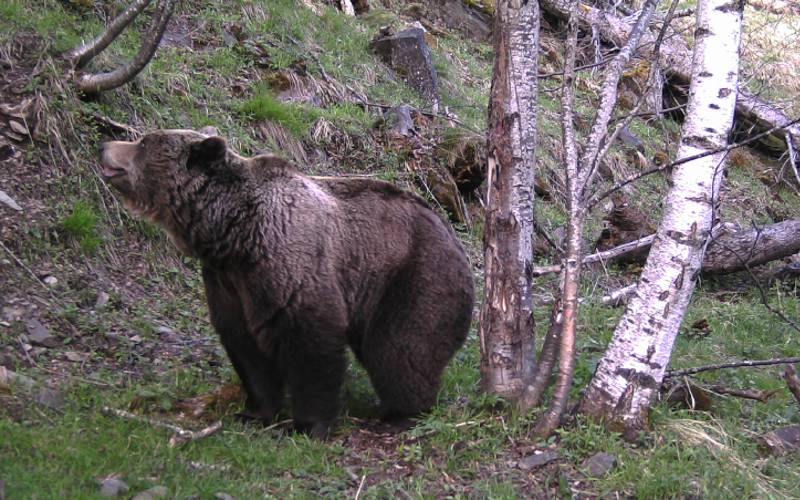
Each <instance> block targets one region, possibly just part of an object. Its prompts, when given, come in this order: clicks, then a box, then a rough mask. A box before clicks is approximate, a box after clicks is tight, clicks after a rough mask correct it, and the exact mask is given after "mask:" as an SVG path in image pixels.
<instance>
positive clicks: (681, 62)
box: [540, 0, 800, 149]
mask: <svg viewBox="0 0 800 500" xmlns="http://www.w3.org/2000/svg"><path fill="white" fill-rule="evenodd" d="M540 3H541V6H542V9H544V10H545V11H547V12H549V13H550V14H552V15H554V16H556V17H559V18H561V19H564V20H566V19H568V18H569V14H570V2H569V0H542V1H541V2H540ZM576 15H577V16H578V19H579V21H580V24H581V27H582V29H584V30H586V31H587V32H589V31H591V29H592V28H593V27H594V28H595V29H596V30H597V31H598V32H599V33H600V36H601V37H602V38H603V39H604V40H605V41H606V42H608V43H610V44H611V45H615V46H617V47H621V46H623V45H624V44H625V41H626V40H627V39H628V36H629V33H630V32H631V30H632V28H633V22H632V20H631V17H628V18H621V17H617V16H615V15H614V14H612V13H609V12H606V11H603V10H601V9H598V8H596V7H592V6H590V5H587V4H585V3H581V4H580V8H578V9H576ZM656 36H657V35H656V34H654V33H653V32H652V31H648V32H646V33H645V34H644V37H643V39H642V43H641V44H640V45H639V47H640V48H641V47H647V48H649V47H654V46H655V40H656ZM667 38H668V39H667V40H665V42H664V44H663V45H662V47H661V48H660V53H659V54H658V56H659V61H660V65H661V67H663V68H665V69H666V71H667V76H668V79H669V80H670V81H671V82H672V84H673V85H676V86H681V85H688V84H689V77H690V75H691V61H692V56H691V53H692V51H691V49H690V48H689V46H688V44H687V43H686V41H685V39H684V38H683V37H682V36H681V35H680V34H679V33H676V32H675V30H670V31H669V32H668V33H667ZM641 52H643V53H642V54H640V55H641V56H642V58H643V59H645V60H650V59H651V57H652V56H653V54H652V51H651V50H646V51H641ZM736 121H737V123H739V124H745V123H746V126H747V127H750V126H752V127H753V129H755V130H765V129H770V130H771V131H769V133H768V134H764V135H769V136H771V137H770V139H772V140H771V141H770V142H771V143H773V144H780V143H783V141H784V135H783V134H782V133H781V134H776V133H775V132H777V130H776V129H775V127H774V126H775V125H776V124H778V123H786V122H788V121H789V120H788V117H787V115H786V114H785V113H784V112H783V111H781V110H780V109H779V108H778V107H777V106H775V105H774V104H772V103H770V102H767V101H765V100H763V99H761V98H759V97H756V96H754V95H751V94H750V93H748V92H747V91H746V90H744V89H743V88H740V89H739V93H738V96H737V99H736ZM796 123H797V122H793V123H791V124H789V126H787V131H788V133H789V135H790V136H791V138H792V140H793V142H794V146H795V148H796V149H800V126H797V125H796ZM770 127H772V128H770ZM764 135H761V134H759V138H763V137H764Z"/></svg>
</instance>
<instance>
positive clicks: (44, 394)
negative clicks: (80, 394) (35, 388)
mask: <svg viewBox="0 0 800 500" xmlns="http://www.w3.org/2000/svg"><path fill="white" fill-rule="evenodd" d="M36 402H37V403H39V404H40V405H42V406H44V407H46V408H50V409H51V410H56V411H61V410H63V409H64V404H65V400H64V393H62V392H61V391H59V390H58V389H52V388H50V387H45V388H44V389H41V390H40V391H39V392H37V393H36Z"/></svg>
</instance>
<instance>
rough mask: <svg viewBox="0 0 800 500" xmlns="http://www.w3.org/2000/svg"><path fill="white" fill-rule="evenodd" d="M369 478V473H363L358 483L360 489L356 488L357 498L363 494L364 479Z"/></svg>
mask: <svg viewBox="0 0 800 500" xmlns="http://www.w3.org/2000/svg"><path fill="white" fill-rule="evenodd" d="M366 479H367V475H366V474H363V475H362V476H361V482H360V483H359V484H358V489H357V490H356V500H358V498H359V497H360V496H361V490H362V489H363V488H364V481H365V480H366Z"/></svg>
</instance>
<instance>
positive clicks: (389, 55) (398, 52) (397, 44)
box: [369, 28, 439, 111]
mask: <svg viewBox="0 0 800 500" xmlns="http://www.w3.org/2000/svg"><path fill="white" fill-rule="evenodd" d="M369 47H370V50H372V51H373V52H374V53H375V54H377V55H378V57H380V59H381V60H382V61H383V62H384V63H385V64H387V65H388V66H389V67H390V68H392V69H393V70H394V72H395V73H397V74H398V76H400V77H401V78H402V79H403V80H404V81H405V82H406V83H407V84H408V85H409V86H410V87H412V88H414V89H416V90H417V91H418V92H419V93H420V94H422V96H423V97H424V98H425V100H426V101H428V104H430V105H431V107H432V108H433V110H434V111H438V109H439V91H438V87H439V77H438V75H437V73H436V69H435V68H434V67H433V57H432V56H431V49H430V47H428V44H427V43H426V42H425V30H424V29H421V28H410V29H407V30H404V31H401V32H400V33H397V34H392V33H391V32H390V31H388V30H382V32H381V33H380V34H379V35H378V36H377V37H376V38H375V39H373V40H372V42H370V44H369Z"/></svg>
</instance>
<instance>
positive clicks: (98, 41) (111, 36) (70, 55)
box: [66, 0, 152, 68]
mask: <svg viewBox="0 0 800 500" xmlns="http://www.w3.org/2000/svg"><path fill="white" fill-rule="evenodd" d="M151 1H152V0H135V1H134V2H133V3H131V4H130V5H129V6H128V8H127V9H125V10H124V11H122V13H120V14H119V15H118V16H117V17H115V18H114V20H113V21H111V23H110V24H109V25H108V27H107V28H106V30H105V31H104V32H103V33H102V34H101V35H100V36H98V37H97V38H95V39H94V40H91V41H90V42H87V43H84V44H83V45H80V46H78V47H75V48H74V49H72V50H70V51H69V52H67V54H66V56H67V59H69V60H70V61H72V64H73V65H74V66H75V67H76V68H82V67H84V66H85V65H86V64H87V63H88V62H89V61H91V60H92V58H93V57H94V56H96V55H97V54H99V53H100V52H102V51H103V50H105V48H106V47H108V46H109V45H111V42H113V41H114V40H116V39H117V37H118V36H119V35H120V34H121V33H122V32H123V31H125V28H127V27H128V25H129V24H131V22H133V20H134V19H136V16H138V15H139V13H140V12H141V11H142V10H144V8H145V7H147V6H148V5H150V2H151Z"/></svg>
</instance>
